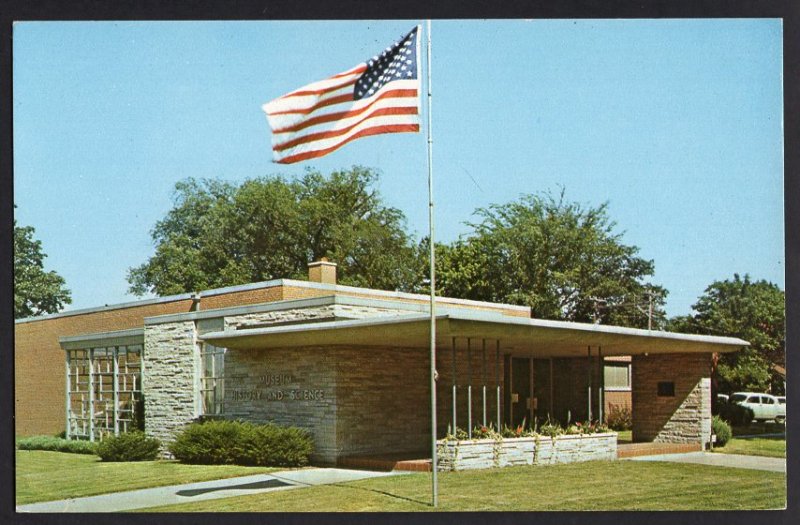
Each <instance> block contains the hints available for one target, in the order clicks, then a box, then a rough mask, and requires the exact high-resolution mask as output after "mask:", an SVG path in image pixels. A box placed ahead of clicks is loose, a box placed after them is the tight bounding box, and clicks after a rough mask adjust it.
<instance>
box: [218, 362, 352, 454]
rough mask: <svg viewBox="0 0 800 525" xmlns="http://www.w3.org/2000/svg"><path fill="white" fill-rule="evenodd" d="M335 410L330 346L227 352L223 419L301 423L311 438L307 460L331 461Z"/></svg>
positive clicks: (334, 380) (288, 423) (334, 388)
mask: <svg viewBox="0 0 800 525" xmlns="http://www.w3.org/2000/svg"><path fill="white" fill-rule="evenodd" d="M336 409H337V399H336V355H335V350H332V349H328V348H320V347H307V348H286V349H270V350H238V349H228V351H227V352H226V354H225V400H224V407H223V413H224V417H225V418H226V419H242V420H247V421H252V422H256V423H266V422H273V423H276V424H279V425H287V426H289V425H291V426H297V427H301V428H305V429H307V430H309V431H310V432H311V434H312V436H313V438H314V444H315V449H316V450H315V453H314V455H312V457H311V459H312V461H314V462H316V463H332V462H333V461H334V460H335V457H336V452H337V444H336V425H337V419H336Z"/></svg>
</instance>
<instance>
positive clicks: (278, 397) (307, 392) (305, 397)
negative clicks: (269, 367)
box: [225, 374, 325, 401]
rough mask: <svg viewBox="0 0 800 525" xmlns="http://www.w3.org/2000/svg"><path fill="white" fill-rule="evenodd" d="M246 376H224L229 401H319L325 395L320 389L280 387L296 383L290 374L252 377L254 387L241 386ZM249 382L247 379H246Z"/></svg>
mask: <svg viewBox="0 0 800 525" xmlns="http://www.w3.org/2000/svg"><path fill="white" fill-rule="evenodd" d="M247 379H249V378H248V376H244V375H237V376H233V377H229V378H226V382H227V383H228V384H229V385H230V386H231V387H232V388H231V389H230V390H226V394H225V397H226V398H228V400H230V401H256V400H263V401H320V400H322V399H324V397H325V391H324V390H322V389H303V388H280V387H283V386H288V385H291V384H296V379H295V377H294V376H292V375H291V374H267V375H261V376H257V377H255V378H253V379H254V381H252V382H254V383H256V385H257V386H256V387H254V388H242V386H244V383H245V382H246V380H247ZM248 382H249V381H248Z"/></svg>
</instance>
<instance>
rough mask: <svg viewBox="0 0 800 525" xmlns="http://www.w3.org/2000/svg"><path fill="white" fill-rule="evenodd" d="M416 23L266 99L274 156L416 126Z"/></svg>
mask: <svg viewBox="0 0 800 525" xmlns="http://www.w3.org/2000/svg"><path fill="white" fill-rule="evenodd" d="M418 33H419V26H417V27H415V28H414V29H412V30H411V32H410V33H408V35H406V36H405V37H404V38H403V39H402V40H400V41H399V42H396V43H395V44H393V45H392V46H390V47H387V48H386V49H385V50H384V51H383V52H382V53H381V54H380V55H376V56H374V57H372V58H371V59H370V60H368V61H367V62H364V63H361V64H359V65H357V66H356V67H354V68H352V69H350V70H348V71H345V72H343V73H339V74H338V75H334V76H332V77H330V78H327V79H325V80H321V81H319V82H313V83H311V84H308V85H307V86H303V87H301V88H300V89H297V90H295V91H292V92H291V93H288V94H286V95H284V96H282V97H279V98H276V99H275V100H272V101H270V102H267V103H266V104H264V105H263V106H262V107H261V108H262V109H263V110H264V112H265V113H266V114H267V121H268V122H269V125H270V128H272V153H273V160H274V161H275V162H279V163H281V164H292V163H294V162H300V161H304V160H307V159H313V158H316V157H322V156H323V155H327V154H328V153H330V152H332V151H335V150H337V149H339V148H340V147H342V146H344V145H345V144H347V143H348V142H350V141H351V140H355V139H358V138H361V137H367V136H369V135H377V134H380V133H401V132H417V131H419V92H420V87H419V62H420V61H419V44H418Z"/></svg>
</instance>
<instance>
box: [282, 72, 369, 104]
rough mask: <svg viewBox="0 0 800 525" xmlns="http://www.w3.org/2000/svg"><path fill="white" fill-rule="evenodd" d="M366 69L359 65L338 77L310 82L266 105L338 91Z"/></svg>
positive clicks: (353, 81)
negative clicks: (301, 96)
mask: <svg viewBox="0 0 800 525" xmlns="http://www.w3.org/2000/svg"><path fill="white" fill-rule="evenodd" d="M366 69H367V66H366V64H359V65H358V66H356V67H354V68H352V69H348V70H347V71H344V72H342V73H339V74H338V75H334V76H332V77H329V78H326V79H325V80H319V81H317V82H312V83H311V84H308V85H306V86H303V87H301V88H298V89H295V90H294V91H291V92H289V93H287V94H285V95H283V96H282V97H279V98H276V99H275V100H273V101H271V102H268V104H272V103H273V102H277V101H280V100H282V99H287V98H294V97H297V96H299V95H301V94H312V95H314V94H320V93H325V92H327V91H333V90H335V89H338V88H340V87H342V86H344V85H347V84H348V83H351V84H354V83H355V81H356V80H357V79H358V78H359V77H360V76H361V74H362V73H364V71H365V70H366ZM345 77H348V78H347V80H345V81H344V82H343V81H342V79H343V78H345ZM351 80H352V82H350V81H351Z"/></svg>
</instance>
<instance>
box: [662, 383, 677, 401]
mask: <svg viewBox="0 0 800 525" xmlns="http://www.w3.org/2000/svg"><path fill="white" fill-rule="evenodd" d="M658 396H659V397H675V383H674V382H672V381H660V382H659V383H658Z"/></svg>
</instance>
